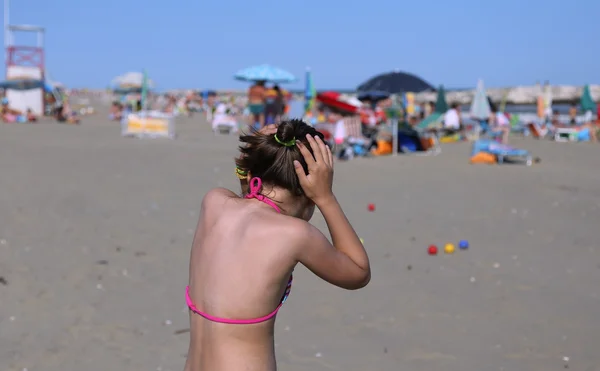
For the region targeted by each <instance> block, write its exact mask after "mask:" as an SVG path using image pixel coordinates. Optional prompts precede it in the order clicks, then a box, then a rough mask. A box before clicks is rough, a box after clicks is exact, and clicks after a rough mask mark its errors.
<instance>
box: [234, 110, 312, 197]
mask: <svg viewBox="0 0 600 371" xmlns="http://www.w3.org/2000/svg"><path fill="white" fill-rule="evenodd" d="M306 134H310V135H311V136H315V135H317V136H319V137H320V138H321V139H323V134H321V133H320V132H318V131H317V130H315V129H314V128H313V127H312V126H309V125H308V124H306V123H305V122H304V121H302V120H298V119H293V120H286V121H282V122H281V123H280V124H279V125H278V126H277V133H276V134H270V135H268V134H263V133H260V132H257V131H253V132H252V133H250V134H249V135H241V136H240V142H242V143H243V144H242V145H241V146H240V152H241V153H242V155H241V156H240V158H238V159H236V165H237V166H238V167H239V168H240V169H241V170H243V171H248V172H250V174H251V175H252V176H253V177H259V178H260V179H261V180H262V182H263V183H265V184H269V185H272V186H275V187H280V188H283V189H286V190H288V191H290V192H291V193H292V194H293V195H295V196H302V195H304V192H303V191H302V187H301V186H300V182H299V180H298V176H297V175H296V170H295V169H294V161H299V162H300V163H301V164H302V168H304V172H306V173H308V168H307V165H306V161H304V157H303V156H302V153H301V152H300V150H299V149H298V146H297V145H296V144H295V143H296V142H302V144H304V145H305V147H306V148H308V150H309V151H310V152H311V153H312V149H311V148H310V145H309V144H308V141H307V140H306ZM276 136H277V138H275V137H276ZM280 142H281V143H285V144H287V145H284V144H281V143H280Z"/></svg>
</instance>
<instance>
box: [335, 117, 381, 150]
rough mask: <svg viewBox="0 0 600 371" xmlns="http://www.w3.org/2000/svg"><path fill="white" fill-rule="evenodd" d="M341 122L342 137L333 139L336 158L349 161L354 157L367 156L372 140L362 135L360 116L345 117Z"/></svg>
mask: <svg viewBox="0 0 600 371" xmlns="http://www.w3.org/2000/svg"><path fill="white" fill-rule="evenodd" d="M342 121H343V124H344V136H343V138H340V137H339V136H338V137H337V138H335V144H336V148H335V149H334V150H335V151H336V152H337V153H338V157H339V158H345V159H350V158H353V157H356V156H359V157H362V156H367V155H368V154H369V150H370V148H371V144H372V143H373V140H372V139H369V138H367V137H365V136H364V135H363V131H362V122H361V120H360V116H358V115H356V116H347V117H344V118H343V119H342ZM334 136H337V135H334ZM338 147H339V148H338Z"/></svg>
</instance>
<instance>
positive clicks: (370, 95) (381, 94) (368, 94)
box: [357, 90, 390, 103]
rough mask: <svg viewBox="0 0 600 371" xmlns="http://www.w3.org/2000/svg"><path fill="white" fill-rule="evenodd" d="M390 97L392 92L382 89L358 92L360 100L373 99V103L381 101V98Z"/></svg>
mask: <svg viewBox="0 0 600 371" xmlns="http://www.w3.org/2000/svg"><path fill="white" fill-rule="evenodd" d="M389 97H390V93H388V92H386V91H381V90H370V91H363V92H358V96H357V98H358V100H360V101H365V100H368V101H371V102H373V103H376V102H379V101H381V100H384V99H387V98H389Z"/></svg>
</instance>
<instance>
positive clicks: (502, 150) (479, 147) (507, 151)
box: [471, 140, 533, 166]
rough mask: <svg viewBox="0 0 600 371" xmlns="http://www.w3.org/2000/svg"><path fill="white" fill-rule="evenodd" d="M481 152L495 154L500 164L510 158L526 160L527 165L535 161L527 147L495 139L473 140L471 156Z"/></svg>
mask: <svg viewBox="0 0 600 371" xmlns="http://www.w3.org/2000/svg"><path fill="white" fill-rule="evenodd" d="M479 152H486V153H490V154H492V155H495V156H496V158H497V159H498V163H499V164H502V163H504V162H505V160H509V159H520V160H524V161H525V163H526V164H527V166H531V164H532V162H533V160H532V157H531V154H530V153H529V151H527V150H525V149H518V148H513V147H510V146H507V145H505V144H500V143H497V142H495V141H493V140H477V141H475V142H473V148H472V151H471V157H473V156H475V155H476V154H477V153H479Z"/></svg>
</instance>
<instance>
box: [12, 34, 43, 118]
mask: <svg viewBox="0 0 600 371" xmlns="http://www.w3.org/2000/svg"><path fill="white" fill-rule="evenodd" d="M5 32H6V33H7V35H6V40H5V44H6V80H7V81H11V80H12V81H23V82H31V81H36V82H39V83H38V84H34V85H33V86H35V87H34V88H31V89H26V88H25V87H28V86H29V85H30V84H23V88H19V87H18V85H19V84H17V87H16V88H15V89H7V91H6V97H7V98H8V100H9V101H10V106H11V108H14V109H17V110H19V111H22V112H25V111H26V110H27V109H31V111H32V112H33V113H34V114H36V115H38V116H41V115H43V114H44V79H45V76H44V71H45V60H44V34H45V30H44V28H43V27H38V26H31V25H10V24H9V25H6V29H5ZM17 33H30V34H31V33H34V34H36V36H37V44H36V46H27V45H19V44H15V34H17ZM26 85H27V86H26Z"/></svg>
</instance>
